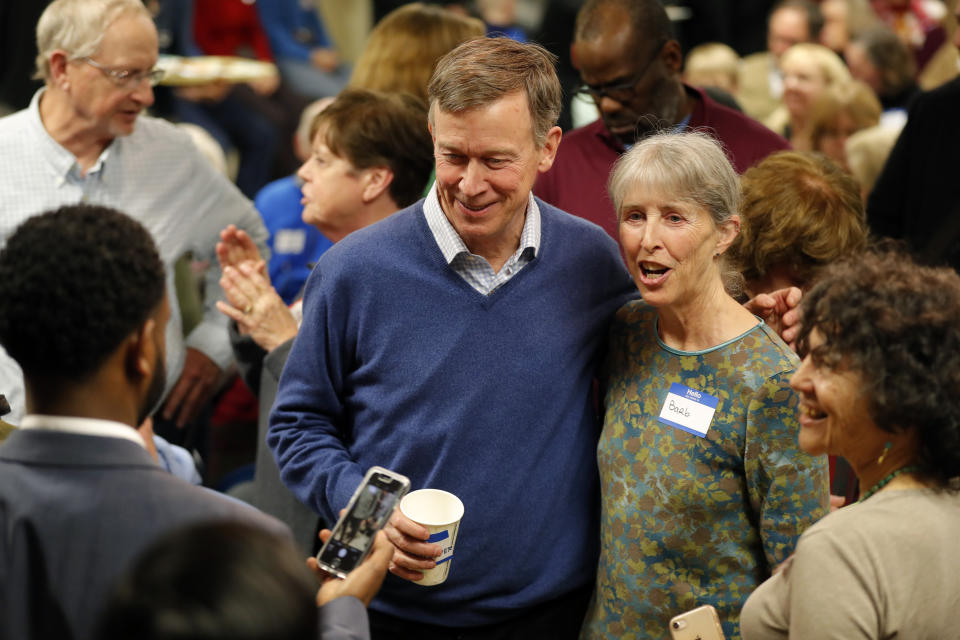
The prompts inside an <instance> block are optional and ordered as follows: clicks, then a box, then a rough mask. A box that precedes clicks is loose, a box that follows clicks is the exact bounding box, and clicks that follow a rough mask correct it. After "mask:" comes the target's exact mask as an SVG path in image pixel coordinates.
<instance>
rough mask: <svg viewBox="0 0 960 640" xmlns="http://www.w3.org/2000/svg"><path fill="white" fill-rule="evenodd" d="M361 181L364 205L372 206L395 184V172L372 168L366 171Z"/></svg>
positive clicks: (384, 168) (383, 168)
mask: <svg viewBox="0 0 960 640" xmlns="http://www.w3.org/2000/svg"><path fill="white" fill-rule="evenodd" d="M361 180H362V181H363V193H362V194H361V197H362V198H363V203H364V204H370V203H371V202H373V201H374V200H376V199H377V198H379V197H380V195H381V194H382V193H383V192H384V191H386V190H387V188H388V187H389V186H390V183H391V182H393V171H391V170H390V168H389V167H371V168H369V169H364V171H363V177H362V178H361Z"/></svg>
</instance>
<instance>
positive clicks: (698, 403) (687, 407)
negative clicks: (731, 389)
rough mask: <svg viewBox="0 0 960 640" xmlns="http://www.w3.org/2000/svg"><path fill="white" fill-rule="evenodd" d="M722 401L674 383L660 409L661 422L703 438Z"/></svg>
mask: <svg viewBox="0 0 960 640" xmlns="http://www.w3.org/2000/svg"><path fill="white" fill-rule="evenodd" d="M719 404H720V399H719V398H716V397H714V396H712V395H710V394H709V393H704V392H703V391H697V390H696V389H691V388H690V387H686V386H684V385H682V384H677V383H676V382H674V383H673V384H671V385H670V391H668V392H667V397H666V399H665V400H664V401H663V408H662V409H660V418H659V420H660V422H662V423H663V424H668V425H670V426H671V427H676V428H677V429H683V430H684V431H686V432H688V433H692V434H693V435H695V436H700V437H701V438H703V437H705V436H706V435H707V431H709V430H710V423H711V422H712V421H713V414H714V412H716V410H717V405H719Z"/></svg>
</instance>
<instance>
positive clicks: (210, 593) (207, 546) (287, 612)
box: [95, 523, 317, 640]
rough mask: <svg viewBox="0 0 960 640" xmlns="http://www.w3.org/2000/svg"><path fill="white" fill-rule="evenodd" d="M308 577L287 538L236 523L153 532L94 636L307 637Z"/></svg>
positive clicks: (311, 623) (311, 634)
mask: <svg viewBox="0 0 960 640" xmlns="http://www.w3.org/2000/svg"><path fill="white" fill-rule="evenodd" d="M315 592H316V586H315V578H314V577H313V576H311V575H310V573H309V571H308V570H307V568H306V565H304V563H303V562H302V560H301V559H300V558H299V557H298V555H297V552H296V551H295V550H294V548H293V545H291V544H290V543H289V541H287V540H282V539H278V538H276V537H275V536H273V535H270V534H268V533H266V532H264V531H262V530H260V529H256V528H253V527H249V526H246V525H241V524H239V523H219V524H201V525H195V526H192V527H188V528H185V529H182V530H179V531H176V532H174V533H171V534H168V535H166V536H164V537H162V538H161V539H159V540H158V541H157V542H156V543H154V545H153V546H152V547H151V548H150V549H148V550H147V551H146V552H145V553H144V554H143V555H142V556H141V557H140V559H139V560H138V561H137V562H136V564H135V565H134V566H133V567H132V569H131V570H130V572H129V573H128V574H127V575H126V576H124V577H123V578H121V580H120V581H119V582H118V583H117V585H116V587H115V588H114V590H113V594H112V595H111V597H110V598H109V599H108V601H107V603H106V606H105V607H104V612H103V614H102V616H101V620H100V623H99V629H98V632H97V634H96V635H95V637H96V638H98V639H99V640H114V639H116V638H137V639H138V640H188V639H189V640H308V639H309V640H313V639H314V638H316V637H317V636H316V634H317V605H316V601H315V599H314V598H315Z"/></svg>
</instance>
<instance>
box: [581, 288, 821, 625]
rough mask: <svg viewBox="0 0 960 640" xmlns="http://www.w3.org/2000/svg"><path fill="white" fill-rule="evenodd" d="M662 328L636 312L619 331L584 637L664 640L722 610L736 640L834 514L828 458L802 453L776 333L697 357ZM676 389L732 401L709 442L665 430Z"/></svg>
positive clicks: (625, 316)
mask: <svg viewBox="0 0 960 640" xmlns="http://www.w3.org/2000/svg"><path fill="white" fill-rule="evenodd" d="M656 318H657V312H656V309H654V308H653V307H650V306H649V305H647V304H646V303H644V302H643V301H635V302H631V303H629V304H627V305H625V306H624V307H623V308H621V309H620V310H619V312H618V313H617V316H616V319H615V321H614V323H613V326H612V328H611V335H610V345H609V352H608V356H607V361H606V363H605V365H604V383H605V386H606V394H605V401H604V405H605V417H604V427H603V433H602V435H601V437H600V443H599V446H598V451H597V458H598V462H599V468H600V479H601V488H602V517H601V527H600V533H601V555H600V563H599V568H598V572H597V583H596V592H595V594H594V598H593V602H592V603H591V605H590V610H589V612H588V615H587V621H586V623H585V626H584V632H583V636H584V637H586V638H610V639H614V638H616V639H617V640H629V639H639V638H656V639H657V640H660V639H662V638H665V637H669V631H668V624H669V621H670V618H672V617H673V616H675V615H677V614H679V613H682V612H684V611H688V610H690V609H693V608H695V607H698V606H700V605H704V604H711V605H713V606H714V607H715V608H716V609H717V612H718V613H719V615H720V619H721V622H722V624H723V630H724V633H725V634H726V637H727V638H728V639H736V638H739V637H740V629H739V622H738V617H739V613H740V607H741V606H742V605H743V603H744V601H746V599H747V596H749V595H750V593H751V592H752V591H753V589H754V588H755V587H756V586H757V585H759V584H760V583H761V582H763V581H764V580H765V579H766V578H767V577H769V576H770V574H771V571H772V570H773V569H774V568H775V567H776V566H777V565H778V564H779V563H781V562H783V561H784V560H786V559H787V557H788V556H789V555H790V554H791V553H792V552H793V548H794V545H795V543H796V541H797V538H798V537H799V536H800V534H801V533H803V531H804V530H805V529H806V528H807V527H808V526H809V525H811V524H812V523H813V522H815V521H816V520H817V519H819V518H820V517H821V516H823V515H825V514H826V513H827V509H828V487H829V481H828V474H827V462H826V457H824V456H820V457H816V458H815V457H812V456H809V455H807V454H805V453H803V452H802V451H800V449H799V448H798V446H797V434H798V431H799V424H798V422H797V414H796V411H797V399H796V396H795V394H794V393H793V391H792V390H791V389H790V388H789V384H788V383H789V379H790V376H791V375H792V373H793V371H794V369H795V368H796V366H797V365H798V363H799V361H798V359H797V357H796V355H795V354H794V353H793V352H792V351H791V350H790V348H789V347H788V346H787V345H786V344H785V343H784V342H783V341H782V340H781V339H780V338H779V337H778V336H777V335H776V333H775V332H774V331H773V330H771V329H770V328H769V327H768V326H767V325H765V324H764V323H763V322H759V323H758V325H757V326H756V327H754V328H753V329H751V330H750V331H748V332H746V333H745V334H743V335H741V336H739V337H737V338H735V339H733V340H731V341H729V342H727V343H725V344H722V345H719V346H717V347H715V348H712V349H709V350H707V351H704V352H695V353H689V352H680V351H676V350H674V349H671V348H669V347H667V346H666V345H665V344H663V342H661V341H660V340H659V339H658V337H657V326H656ZM673 383H680V384H682V385H685V386H687V387H690V388H692V389H694V390H696V391H700V392H705V393H707V394H710V395H712V396H714V397H716V398H718V399H719V404H718V406H717V409H716V412H715V413H714V415H713V419H712V421H711V423H710V427H709V431H707V433H706V436H705V437H699V436H697V435H695V434H693V433H689V432H687V431H684V430H681V429H678V428H676V427H674V426H670V425H668V424H664V423H662V422H660V421H659V420H658V417H659V415H660V410H661V408H662V407H663V405H664V401H665V398H666V395H667V392H668V391H669V390H670V386H671V384H673Z"/></svg>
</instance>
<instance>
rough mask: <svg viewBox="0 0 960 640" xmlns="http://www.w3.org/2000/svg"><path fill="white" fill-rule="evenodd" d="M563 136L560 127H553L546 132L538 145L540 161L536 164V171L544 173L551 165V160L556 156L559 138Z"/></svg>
mask: <svg viewBox="0 0 960 640" xmlns="http://www.w3.org/2000/svg"><path fill="white" fill-rule="evenodd" d="M561 138H563V130H562V129H561V128H560V127H553V128H551V129H550V131H548V132H547V136H546V137H545V138H544V140H543V145H542V146H541V147H540V162H539V163H538V164H537V171H539V172H540V173H545V172H546V171H549V170H550V167H552V166H553V160H554V158H556V157H557V148H558V147H559V146H560V140H561Z"/></svg>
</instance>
